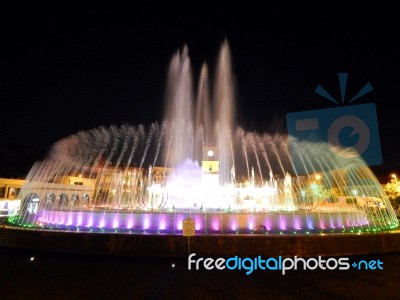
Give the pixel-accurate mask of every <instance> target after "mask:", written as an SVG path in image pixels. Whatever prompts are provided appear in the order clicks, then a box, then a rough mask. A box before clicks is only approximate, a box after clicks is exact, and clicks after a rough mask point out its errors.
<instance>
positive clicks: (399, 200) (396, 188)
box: [384, 178, 400, 208]
mask: <svg viewBox="0 0 400 300" xmlns="http://www.w3.org/2000/svg"><path fill="white" fill-rule="evenodd" d="M384 190H385V193H386V195H387V196H388V198H389V200H390V203H391V204H392V206H393V207H394V208H398V207H399V204H400V184H399V183H398V182H397V180H396V179H395V178H392V179H391V180H390V182H388V183H387V184H386V186H385V189H384Z"/></svg>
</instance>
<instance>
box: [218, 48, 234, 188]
mask: <svg viewBox="0 0 400 300" xmlns="http://www.w3.org/2000/svg"><path fill="white" fill-rule="evenodd" d="M234 90H235V89H234V80H233V75H232V67H231V54H230V51H229V45H228V42H227V41H225V42H224V43H223V45H222V48H221V51H220V55H219V59H218V66H217V73H216V82H215V90H214V101H215V112H216V117H215V121H216V125H215V126H216V127H215V129H216V135H217V145H218V148H219V161H220V182H221V183H222V184H224V183H227V182H229V180H230V175H229V174H230V170H231V168H232V163H233V153H232V149H231V144H232V128H233V121H234V114H235V111H234Z"/></svg>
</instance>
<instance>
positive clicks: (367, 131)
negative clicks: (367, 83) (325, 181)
mask: <svg viewBox="0 0 400 300" xmlns="http://www.w3.org/2000/svg"><path fill="white" fill-rule="evenodd" d="M286 125H287V130H288V134H289V135H290V136H292V137H294V138H297V139H298V140H302V141H310V142H326V143H328V144H329V146H330V147H329V149H330V150H331V151H332V154H334V155H339V156H342V157H343V158H349V159H350V158H354V157H358V156H360V157H361V158H362V159H363V160H364V161H365V162H366V164H368V165H370V166H374V165H379V164H381V163H382V152H381V146H380V139H379V128H378V121H377V114H376V107H375V104H373V103H368V104H358V105H348V106H341V107H335V108H327V109H318V110H309V111H302V112H293V113H288V114H287V115H286ZM338 147H340V148H348V147H351V148H353V149H354V150H355V151H351V152H346V151H337V150H336V149H338Z"/></svg>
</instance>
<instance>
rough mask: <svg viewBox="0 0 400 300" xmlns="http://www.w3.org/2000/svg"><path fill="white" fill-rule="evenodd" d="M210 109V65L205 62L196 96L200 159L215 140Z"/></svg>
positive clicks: (197, 141) (196, 156)
mask: <svg viewBox="0 0 400 300" xmlns="http://www.w3.org/2000/svg"><path fill="white" fill-rule="evenodd" d="M211 119H212V116H211V111H210V88H209V82H208V67H207V64H205V63H204V64H203V66H202V67H201V71H200V78H199V84H198V89H197V97H196V119H195V126H194V128H195V137H196V150H197V153H195V158H196V159H198V160H199V161H203V160H205V159H206V153H204V152H205V151H204V149H205V147H206V146H209V145H211V144H212V143H213V142H212V141H214V139H213V137H212V136H211V135H212V134H213V133H214V132H213V130H212V126H213V124H212V123H211Z"/></svg>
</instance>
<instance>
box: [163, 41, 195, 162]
mask: <svg viewBox="0 0 400 300" xmlns="http://www.w3.org/2000/svg"><path fill="white" fill-rule="evenodd" d="M191 72H192V71H191V66H190V59H189V56H188V48H187V47H186V46H185V47H184V48H183V50H182V52H181V53H180V52H179V51H178V52H177V53H176V54H175V55H174V57H173V58H172V61H171V64H170V67H169V72H168V83H167V95H166V106H165V120H166V121H167V122H168V126H169V135H170V136H169V137H168V138H169V139H170V141H171V148H170V149H168V147H167V148H166V149H165V151H166V152H167V153H166V152H164V155H165V156H166V159H167V160H168V161H167V164H168V165H170V166H172V167H174V166H177V165H178V164H179V163H181V162H182V161H183V160H185V159H187V158H191V156H192V146H193V142H192V141H193V121H192V120H193V114H192V103H193V92H192V90H193V87H192V74H191Z"/></svg>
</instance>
